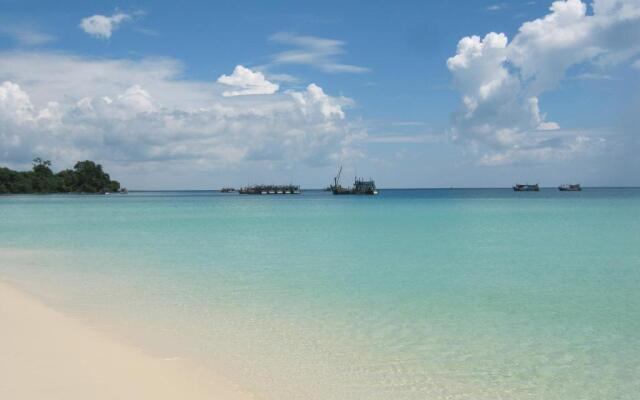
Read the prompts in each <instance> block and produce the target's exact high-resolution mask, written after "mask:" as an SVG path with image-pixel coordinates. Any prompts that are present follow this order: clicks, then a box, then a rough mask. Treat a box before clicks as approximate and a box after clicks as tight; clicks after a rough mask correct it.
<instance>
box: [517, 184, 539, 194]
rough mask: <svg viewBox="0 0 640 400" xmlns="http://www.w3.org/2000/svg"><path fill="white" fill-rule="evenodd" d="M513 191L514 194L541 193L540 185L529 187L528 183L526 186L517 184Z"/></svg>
mask: <svg viewBox="0 0 640 400" xmlns="http://www.w3.org/2000/svg"><path fill="white" fill-rule="evenodd" d="M513 191H514V192H539V191H540V185H538V184H537V183H536V184H535V185H529V184H528V183H527V184H525V185H521V184H519V183H516V184H515V185H514V186H513Z"/></svg>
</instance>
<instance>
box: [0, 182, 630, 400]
mask: <svg viewBox="0 0 640 400" xmlns="http://www.w3.org/2000/svg"><path fill="white" fill-rule="evenodd" d="M0 278H5V279H8V280H10V281H11V282H14V283H16V284H17V285H19V286H21V287H23V288H26V289H27V290H30V291H31V292H33V293H35V294H36V295H38V296H41V297H42V298H44V299H46V300H47V301H48V302H52V303H54V304H55V305H56V306H57V307H59V308H62V309H63V310H66V311H67V312H69V313H71V314H73V315H76V316H79V317H81V318H83V319H86V320H88V321H90V322H91V323H92V324H96V325H100V326H103V327H104V328H105V329H110V330H111V331H112V332H114V334H117V335H122V336H124V337H126V338H127V339H128V340H130V341H133V342H134V343H136V344H139V345H141V346H143V347H145V348H146V349H148V350H149V351H150V352H153V353H157V354H160V355H162V356H166V357H186V358H191V359H194V360H198V361H199V362H203V363H205V364H207V365H208V366H209V367H210V368H211V369H213V370H215V371H217V372H219V373H223V374H225V375H227V376H228V377H230V378H231V379H233V380H235V381H236V382H238V383H239V384H240V385H241V386H242V387H244V388H246V389H248V390H250V391H253V392H254V393H256V394H257V395H258V396H259V397H261V398H269V399H637V398H638V397H637V396H638V393H640V189H586V190H585V191H583V192H580V193H571V192H558V191H557V190H552V189H547V190H543V191H541V192H539V193H514V192H512V191H510V190H501V189H483V190H481V189H478V190H471V189H469V190H462V189H461V190H387V191H383V192H382V193H381V194H380V195H379V196H376V197H349V196H340V197H333V196H331V195H330V194H327V193H325V192H311V191H309V192H305V193H304V194H303V195H301V196H256V197H253V196H246V197H245V196H239V195H236V194H224V195H223V194H219V193H214V192H138V193H131V194H129V195H126V196H66V195H65V196H4V197H0Z"/></svg>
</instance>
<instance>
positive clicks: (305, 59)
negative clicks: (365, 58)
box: [270, 32, 369, 73]
mask: <svg viewBox="0 0 640 400" xmlns="http://www.w3.org/2000/svg"><path fill="white" fill-rule="evenodd" d="M270 40H271V41H272V42H276V43H282V44H286V45H291V46H294V47H295V48H294V49H293V50H287V51H283V52H280V53H278V54H276V55H274V57H273V63H274V64H301V65H309V66H312V67H315V68H318V69H320V70H322V71H324V72H328V73H363V72H368V71H369V69H368V68H365V67H360V66H357V65H351V64H343V63H340V62H338V57H339V56H340V55H342V54H345V53H346V51H345V49H344V46H345V44H346V43H345V42H343V41H341V40H335V39H326V38H320V37H315V36H299V35H294V34H292V33H286V32H280V33H276V34H274V35H271V37H270Z"/></svg>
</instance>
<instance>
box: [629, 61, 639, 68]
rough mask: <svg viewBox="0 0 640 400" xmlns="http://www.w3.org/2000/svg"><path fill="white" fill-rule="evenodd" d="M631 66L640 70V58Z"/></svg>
mask: <svg viewBox="0 0 640 400" xmlns="http://www.w3.org/2000/svg"><path fill="white" fill-rule="evenodd" d="M631 67H632V68H635V69H638V70H640V60H636V61H634V63H633V64H631Z"/></svg>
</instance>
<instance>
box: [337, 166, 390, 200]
mask: <svg viewBox="0 0 640 400" xmlns="http://www.w3.org/2000/svg"><path fill="white" fill-rule="evenodd" d="M341 175H342V166H340V169H339V170H338V175H336V176H335V177H334V178H333V185H331V186H329V188H331V192H332V193H333V194H355V195H375V194H378V189H376V183H375V181H374V180H373V179H371V178H369V180H364V179H362V178H358V177H357V176H356V178H355V180H354V182H353V186H352V187H350V188H345V187H342V186H341V185H340V176H341Z"/></svg>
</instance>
